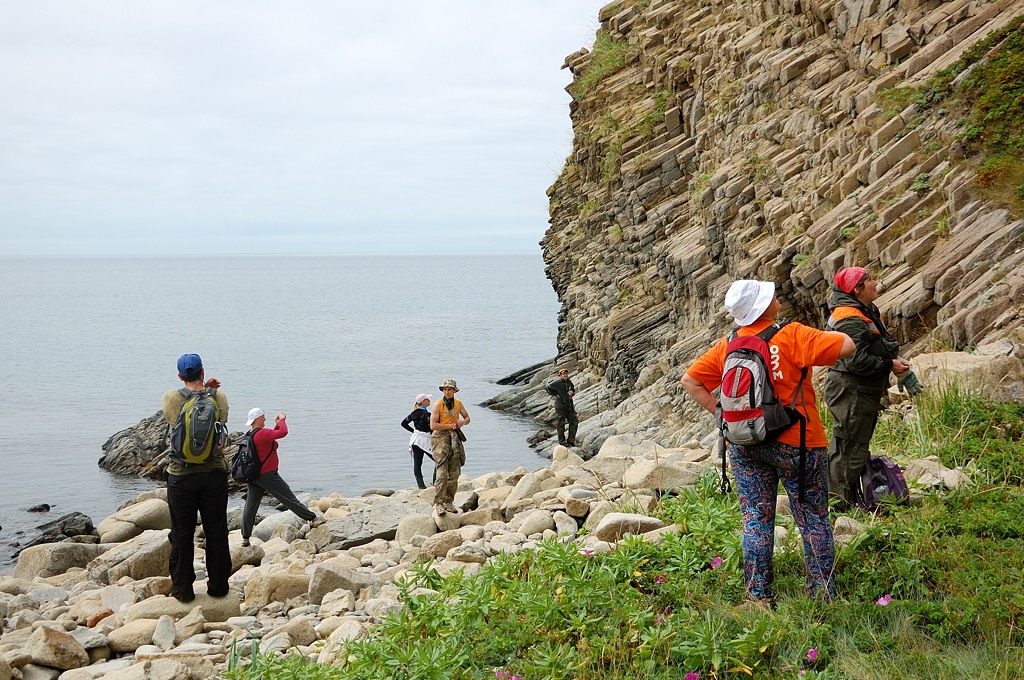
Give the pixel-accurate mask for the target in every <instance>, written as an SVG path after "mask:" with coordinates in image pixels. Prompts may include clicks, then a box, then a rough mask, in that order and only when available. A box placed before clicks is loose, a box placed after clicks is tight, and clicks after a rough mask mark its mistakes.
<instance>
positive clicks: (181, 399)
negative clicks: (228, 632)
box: [164, 354, 231, 602]
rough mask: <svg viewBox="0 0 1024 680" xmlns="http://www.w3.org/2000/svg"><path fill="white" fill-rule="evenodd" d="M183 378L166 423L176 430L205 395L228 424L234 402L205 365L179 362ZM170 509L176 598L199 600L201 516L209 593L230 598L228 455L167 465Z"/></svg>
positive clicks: (168, 404) (170, 396)
mask: <svg viewBox="0 0 1024 680" xmlns="http://www.w3.org/2000/svg"><path fill="white" fill-rule="evenodd" d="M178 378H179V379H180V380H181V381H182V382H183V383H184V384H185V387H184V389H176V390H168V391H167V392H166V393H165V394H164V419H166V420H167V424H168V425H169V426H171V427H174V425H175V423H177V422H178V416H179V415H181V411H182V408H183V407H184V406H185V404H186V402H188V401H189V400H190V399H191V398H193V397H196V396H198V395H200V394H206V395H207V396H209V397H211V398H212V399H213V400H214V402H215V403H216V406H217V421H218V422H219V423H221V424H224V425H226V424H227V422H228V398H227V396H226V395H225V394H224V393H223V392H221V391H220V390H218V389H217V388H218V387H220V381H219V380H217V379H216V378H210V379H209V380H205V376H204V372H203V360H202V359H200V358H199V355H198V354H183V355H181V357H179V358H178ZM167 505H168V507H169V508H170V513H171V535H170V540H171V558H170V573H171V595H173V596H174V597H175V598H176V599H177V600H179V601H181V602H191V601H192V600H194V599H195V596H196V595H195V591H194V590H193V584H194V583H195V580H196V572H195V568H194V566H193V559H194V556H195V545H194V543H193V540H194V535H195V531H196V513H199V515H200V516H201V517H202V521H203V532H204V533H205V534H206V573H207V584H206V592H207V594H209V595H211V596H213V597H223V596H224V595H227V594H228V576H230V575H231V552H230V551H229V549H228V519H227V508H228V464H227V461H226V460H225V458H224V452H223V451H221V450H219V448H218V447H213V450H211V451H210V452H209V454H208V457H207V458H206V460H204V461H203V462H200V463H189V462H186V461H185V460H183V459H181V458H180V457H178V456H176V455H174V454H173V453H172V455H171V461H170V463H169V464H168V465H167Z"/></svg>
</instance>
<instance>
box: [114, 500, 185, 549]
mask: <svg viewBox="0 0 1024 680" xmlns="http://www.w3.org/2000/svg"><path fill="white" fill-rule="evenodd" d="M170 528H171V511H170V508H169V506H168V505H167V501H165V500H162V499H160V498H150V499H148V500H145V501H142V502H140V503H134V504H132V505H129V506H128V507H126V508H123V509H121V510H118V511H117V512H115V513H114V514H113V515H111V516H110V517H107V518H106V519H104V520H103V521H102V522H100V524H99V526H98V527H96V531H97V532H99V535H100V542H102V543H122V542H124V541H127V540H128V539H129V538H134V537H135V536H138V535H139V534H141V533H142V532H143V531H145V530H146V529H170Z"/></svg>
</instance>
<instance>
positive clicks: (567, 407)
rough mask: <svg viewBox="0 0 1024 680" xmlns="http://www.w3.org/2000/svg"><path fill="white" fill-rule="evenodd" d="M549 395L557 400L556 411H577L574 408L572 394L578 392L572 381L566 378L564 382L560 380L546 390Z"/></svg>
mask: <svg viewBox="0 0 1024 680" xmlns="http://www.w3.org/2000/svg"><path fill="white" fill-rule="evenodd" d="M544 389H545V390H547V393H548V394H550V395H551V396H553V397H554V398H555V410H556V411H575V410H576V407H575V406H573V403H572V397H571V396H570V393H575V392H576V386H575V385H573V384H572V380H569V379H568V378H566V379H565V380H562V379H561V378H559V379H558V380H556V381H554V382H553V383H551V384H550V385H548V386H547V387H545V388H544Z"/></svg>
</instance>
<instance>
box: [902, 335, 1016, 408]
mask: <svg viewBox="0 0 1024 680" xmlns="http://www.w3.org/2000/svg"><path fill="white" fill-rule="evenodd" d="M992 347H993V346H989V349H990V350H991V348H992ZM980 349H981V350H984V351H989V350H986V349H985V348H980ZM910 365H911V368H912V369H913V370H914V373H915V374H916V375H917V377H918V378H919V379H920V380H921V382H923V383H924V384H925V385H927V389H941V388H942V387H944V386H945V385H948V384H951V383H955V384H958V385H962V386H966V387H967V388H969V389H976V390H978V391H980V392H981V393H982V394H984V395H985V396H986V397H988V398H990V399H994V400H996V401H1018V402H1021V401H1024V364H1022V362H1021V360H1020V359H1019V358H1018V357H1016V356H1012V355H1009V354H994V353H993V354H981V353H978V354H967V353H966V352H937V353H934V354H919V355H917V356H916V357H914V358H913V359H911V361H910Z"/></svg>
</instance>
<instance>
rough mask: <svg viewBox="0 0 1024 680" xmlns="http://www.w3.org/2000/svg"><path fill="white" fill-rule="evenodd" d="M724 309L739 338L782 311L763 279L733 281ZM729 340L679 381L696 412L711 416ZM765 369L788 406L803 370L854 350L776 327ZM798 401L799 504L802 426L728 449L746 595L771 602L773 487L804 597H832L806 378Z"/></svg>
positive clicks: (824, 489) (806, 331) (822, 459)
mask: <svg viewBox="0 0 1024 680" xmlns="http://www.w3.org/2000/svg"><path fill="white" fill-rule="evenodd" d="M725 308H726V310H727V311H728V312H729V313H730V314H731V315H732V316H733V319H734V320H735V321H736V324H737V325H738V326H739V329H738V330H737V335H740V336H745V335H756V334H758V333H761V332H762V331H764V330H765V329H767V328H768V327H769V326H771V325H772V324H774V323H775V317H776V316H777V315H778V313H779V311H780V310H781V309H782V305H781V304H780V303H779V301H778V299H777V298H776V297H775V284H773V283H770V282H766V281H750V280H744V281H736V282H734V283H733V284H732V285H731V286H730V287H729V291H728V292H727V293H726V295H725ZM728 342H729V340H728V338H722V339H721V340H719V341H718V342H717V343H716V344H715V345H714V346H713V347H712V348H711V349H709V350H708V351H707V352H705V353H704V354H703V355H702V356H701V357H700V358H698V359H697V360H696V361H694V362H693V364H692V365H691V366H690V367H689V368H688V369H687V370H686V373H685V374H684V375H683V377H682V379H681V382H682V385H683V387H684V388H685V389H686V391H687V392H688V393H689V394H690V396H691V397H693V399H694V401H696V402H697V403H698V404H699V405H700V406H701V407H702V408H704V409H705V410H707V411H709V412H711V413H714V412H715V408H716V406H717V400H716V399H715V397H714V395H713V394H712V392H713V391H714V390H715V389H717V388H718V387H719V386H720V385H721V383H722V369H723V366H724V363H725V355H726V346H727V345H728ZM769 348H770V350H771V354H772V365H771V366H770V367H769V368H770V370H771V372H772V377H773V380H774V385H775V393H776V395H777V396H778V398H779V400H780V401H782V402H783V403H785V404H790V403H792V402H793V395H794V393H795V392H796V390H797V386H798V384H799V383H800V376H801V374H802V372H803V369H805V368H809V367H811V366H831V365H832V364H834V363H835V362H836V361H838V360H839V359H841V358H844V357H847V356H849V355H850V354H852V353H853V352H854V350H855V349H856V345H854V343H853V340H851V339H850V338H849V336H847V335H846V334H844V333H836V332H826V331H819V330H817V329H815V328H811V327H809V326H804V325H802V324H799V323H790V324H786V325H784V326H782V327H781V329H780V330H779V331H778V332H777V333H776V334H775V336H774V337H773V338H772V339H771V342H770V343H769ZM801 391H802V394H803V398H802V399H797V400H796V405H795V408H796V409H797V410H798V411H800V412H801V413H802V414H803V416H804V418H806V422H807V426H806V446H807V454H806V455H807V459H806V473H805V478H804V479H803V480H802V481H803V484H804V494H805V496H804V499H803V500H801V499H800V494H799V488H800V482H801V480H800V474H799V459H800V427H799V425H797V426H794V427H791V428H789V429H788V430H786V431H784V432H783V433H782V434H781V435H779V437H778V438H777V439H776V440H775V441H772V442H766V443H764V444H758V445H755V446H737V445H734V444H729V446H728V447H727V451H728V455H729V462H730V463H731V465H732V471H733V476H734V477H735V479H736V490H737V493H738V494H739V499H740V509H741V511H742V512H743V580H744V583H745V585H746V591H747V597H748V598H749V599H751V600H755V601H763V602H766V603H768V604H771V602H772V601H773V599H774V597H775V591H774V589H773V586H772V582H773V578H774V577H773V569H772V552H773V550H774V547H775V503H776V496H777V495H778V488H779V481H780V480H781V481H782V484H783V486H784V487H785V489H786V493H787V494H788V495H789V501H790V507H791V508H792V510H793V518H794V519H795V520H796V524H797V527H799V529H800V535H801V537H802V538H803V542H804V562H805V567H806V571H807V584H806V589H807V593H808V595H810V596H812V597H814V596H818V595H821V596H823V597H826V598H832V597H834V596H835V584H834V581H833V575H832V569H833V566H834V563H835V545H834V542H833V538H832V527H831V525H830V524H829V519H828V457H827V448H826V447H827V446H828V439H827V437H826V434H825V428H824V426H823V425H822V423H821V418H820V417H819V416H818V409H817V405H816V400H815V395H814V387H813V385H812V384H811V382H810V380H805V381H804V382H803V385H802V388H801Z"/></svg>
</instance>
